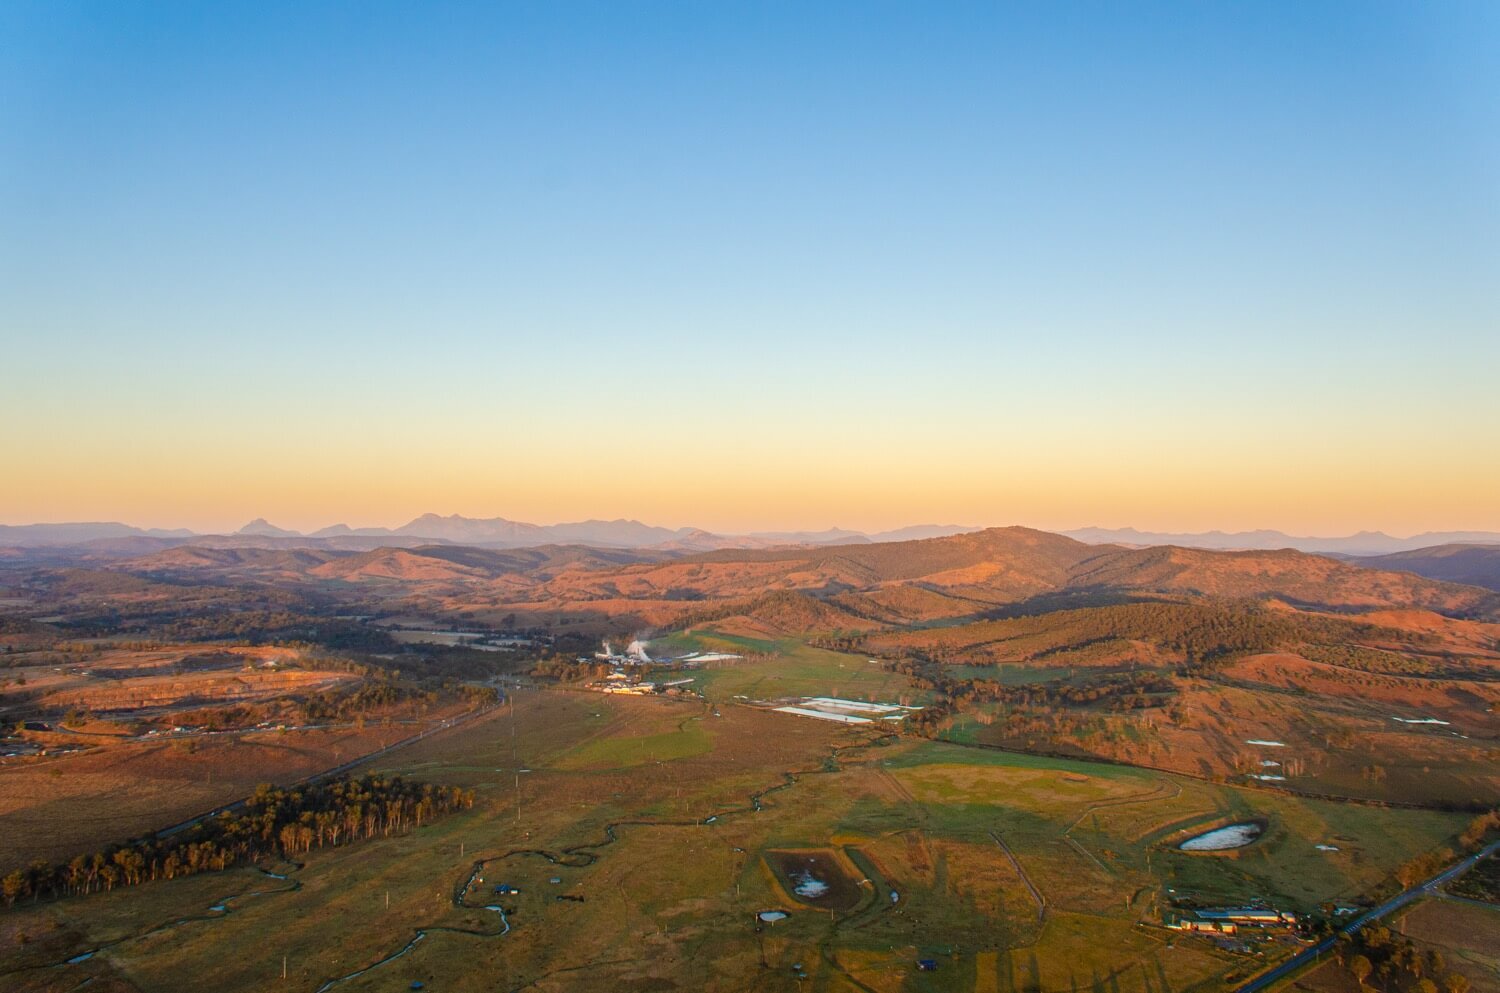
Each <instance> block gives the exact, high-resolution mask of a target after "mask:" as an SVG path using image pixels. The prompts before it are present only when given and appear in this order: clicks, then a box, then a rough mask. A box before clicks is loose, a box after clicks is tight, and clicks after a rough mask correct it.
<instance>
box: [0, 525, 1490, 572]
mask: <svg viewBox="0 0 1500 993" xmlns="http://www.w3.org/2000/svg"><path fill="white" fill-rule="evenodd" d="M978 530H980V529H979V528H977V527H965V526H961V525H956V524H919V525H915V526H912V527H905V528H898V529H895V530H891V531H877V532H863V531H851V530H847V529H844V528H828V529H827V530H824V531H756V532H751V533H749V534H717V533H714V532H711V531H705V530H702V529H700V528H665V527H657V526H654V525H650V524H643V523H641V522H640V521H635V520H623V519H621V520H614V521H602V520H589V521H575V522H571V523H565V524H529V523H526V522H524V521H512V520H508V519H506V518H504V517H488V518H474V517H462V516H460V515H458V514H450V515H448V516H442V515H439V514H423V515H422V516H421V517H418V518H416V519H414V520H412V521H410V522H408V523H406V524H403V525H402V526H400V527H396V528H384V527H363V528H355V527H350V526H349V525H347V524H334V525H331V526H330V527H325V528H320V529H319V530H317V531H313V532H312V533H310V534H305V533H303V532H300V531H294V530H291V529H288V528H282V527H277V526H276V525H275V524H272V523H271V522H270V521H267V520H266V519H265V518H257V519H256V520H253V521H251V522H250V523H249V524H246V525H245V526H244V527H242V528H240V529H239V530H238V531H236V532H234V533H233V534H229V535H203V534H197V533H195V532H192V531H189V530H187V529H185V528H177V529H171V530H164V529H159V528H137V527H131V526H130V525H128V524H119V523H113V522H109V523H77V524H72V523H70V524H27V525H0V547H10V548H16V547H20V548H38V547H71V546H88V547H90V548H92V549H94V550H97V551H100V552H103V553H111V552H131V553H135V554H139V553H141V552H143V551H146V550H148V549H151V548H170V547H173V546H175V545H179V544H183V543H185V542H188V541H191V542H192V543H193V544H195V545H199V546H203V547H218V548H255V547H259V548H324V549H333V550H343V551H364V550H369V549H374V548H379V547H382V546H393V547H398V546H404V547H410V546H414V545H423V544H446V545H470V546H474V547H478V548H496V549H506V548H535V547H538V546H542V545H587V546H590V547H594V548H651V549H660V550H662V551H669V552H702V551H715V550H719V549H757V548H775V547H781V546H787V545H816V546H821V545H862V544H871V543H885V542H896V541H912V540H918V539H923V538H941V537H947V536H949V535H955V534H966V533H970V532H974V531H978ZM1060 533H1061V534H1064V535H1066V536H1067V537H1069V538H1073V539H1074V540H1076V541H1081V542H1085V543H1087V544H1093V545H1102V544H1112V545H1126V546H1132V547H1147V546H1156V545H1177V546H1181V547H1184V548H1205V549H1213V550H1221V551H1269V550H1274V549H1281V548H1293V549H1296V550H1298V551H1302V552H1311V553H1313V554H1318V555H1333V556H1337V557H1345V558H1367V557H1370V556H1385V555H1397V554H1400V553H1407V552H1415V551H1418V550H1421V549H1428V548H1433V547H1435V546H1448V545H1452V546H1458V547H1465V546H1473V545H1500V532H1495V531H1430V532H1427V533H1424V534H1419V535H1413V536H1412V537H1410V538H1395V537H1392V536H1391V535H1388V534H1384V533H1381V532H1378V531H1362V532H1360V533H1358V534H1353V535H1349V536H1347V537H1332V538H1312V537H1299V536H1295V535H1288V534H1285V533H1283V532H1281V531H1237V532H1224V531H1207V532H1198V533H1190V534H1189V533H1168V532H1158V531H1138V530H1136V529H1135V528H1098V527H1091V528H1079V529H1077V530H1074V531H1063V532H1060ZM1450 556H1451V553H1449V555H1444V556H1442V558H1443V559H1444V562H1443V563H1442V564H1441V565H1436V566H1429V565H1428V563H1426V561H1425V560H1423V561H1418V560H1417V559H1412V560H1409V561H1407V562H1405V563H1404V564H1403V563H1402V562H1399V561H1391V562H1388V563H1381V565H1382V566H1384V567H1389V568H1398V569H1400V568H1404V569H1406V570H1408V571H1412V572H1421V571H1422V569H1423V568H1426V567H1436V568H1439V569H1444V570H1447V569H1454V568H1459V567H1460V566H1459V563H1460V562H1464V563H1467V562H1468V560H1467V559H1463V558H1459V559H1450ZM1486 574H1487V573H1486ZM1442 578H1446V577H1442Z"/></svg>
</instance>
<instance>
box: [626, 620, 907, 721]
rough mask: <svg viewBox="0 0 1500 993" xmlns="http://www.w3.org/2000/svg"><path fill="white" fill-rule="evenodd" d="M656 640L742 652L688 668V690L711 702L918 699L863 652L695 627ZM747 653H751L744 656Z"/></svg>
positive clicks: (685, 648)
mask: <svg viewBox="0 0 1500 993" xmlns="http://www.w3.org/2000/svg"><path fill="white" fill-rule="evenodd" d="M661 643H662V644H664V645H666V646H669V647H670V649H671V650H681V651H714V652H728V653H735V654H743V655H746V656H747V658H745V659H741V660H739V661H733V662H723V663H713V664H711V667H710V668H706V669H702V670H694V671H693V672H692V675H693V683H694V688H696V689H698V690H700V691H701V692H702V693H703V694H704V696H706V697H707V698H708V699H710V700H713V701H717V702H724V703H727V702H729V701H730V700H732V699H734V698H735V697H737V696H740V697H749V698H750V699H753V700H775V699H779V698H782V697H794V696H839V697H846V698H852V699H857V700H881V701H891V702H894V701H899V700H902V699H907V700H910V701H912V702H915V703H921V700H920V699H918V698H919V697H920V696H921V694H919V693H915V692H914V691H913V690H912V689H911V688H910V687H909V686H908V685H907V682H906V679H905V678H904V677H902V676H900V675H897V674H895V673H892V672H890V671H889V670H888V669H887V668H886V667H885V666H883V665H879V664H872V663H871V662H870V660H869V657H868V656H864V655H850V654H848V653H845V652H833V651H828V650H827V649H822V648H814V647H813V646H811V645H808V644H807V643H806V642H805V641H803V640H802V639H800V638H784V639H781V640H778V641H767V640H763V639H755V638H744V637H737V636H732V635H722V634H717V633H714V632H713V631H711V630H704V629H699V630H696V631H694V632H693V633H692V634H676V635H673V636H672V637H671V638H670V639H665V640H664V641H663V642H661ZM653 644H655V643H653ZM752 654H753V655H755V656H756V657H755V658H753V659H751V658H748V656H750V655H752Z"/></svg>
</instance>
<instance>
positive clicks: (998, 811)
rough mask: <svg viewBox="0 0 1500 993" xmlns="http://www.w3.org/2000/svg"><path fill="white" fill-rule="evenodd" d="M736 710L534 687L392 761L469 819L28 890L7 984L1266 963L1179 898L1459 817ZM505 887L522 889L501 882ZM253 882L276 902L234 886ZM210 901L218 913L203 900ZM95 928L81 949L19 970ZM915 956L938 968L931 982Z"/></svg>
mask: <svg viewBox="0 0 1500 993" xmlns="http://www.w3.org/2000/svg"><path fill="white" fill-rule="evenodd" d="M719 713H720V715H721V716H718V717H715V716H713V708H711V707H710V706H707V705H703V704H696V703H688V702H684V703H670V702H666V701H654V700H649V699H639V698H609V697H601V696H597V695H589V694H579V693H560V692H555V691H542V692H531V693H523V694H521V695H520V696H519V697H518V698H517V699H516V700H515V701H514V703H513V704H507V705H506V706H505V707H502V708H499V709H498V710H496V711H494V712H492V713H491V714H490V715H488V716H486V717H484V718H481V719H479V720H477V721H475V722H473V723H471V724H469V725H467V726H464V727H461V728H457V729H454V730H452V731H449V732H444V733H442V734H439V735H436V736H434V737H432V738H430V739H428V740H426V741H423V742H420V743H417V744H415V745H412V746H411V747H409V748H407V749H404V750H403V751H401V752H397V753H392V754H391V756H389V757H388V758H386V759H382V760H379V761H376V762H375V763H373V766H372V768H373V771H378V772H387V773H397V772H398V773H401V774H403V775H405V776H409V777H414V778H420V779H422V780H424V781H429V782H433V783H439V784H446V785H455V786H461V787H464V788H466V789H469V788H472V789H474V790H475V791H476V793H477V796H478V802H477V804H476V806H475V808H474V809H473V810H471V811H462V812H459V813H456V814H454V815H451V816H450V817H448V818H446V819H444V820H443V821H442V822H440V823H437V824H434V825H430V826H426V827H423V828H420V829H418V830H416V831H414V832H412V833H411V834H409V835H406V836H402V837H395V838H390V839H379V840H375V841H372V842H369V843H365V844H361V845H358V846H350V847H347V848H340V849H335V850H330V851H320V852H313V853H311V854H310V855H308V856H306V860H305V863H304V864H302V865H301V866H300V867H299V866H283V867H275V866H273V867H271V868H272V869H273V871H278V872H279V873H280V874H283V875H286V876H288V877H289V879H288V880H287V881H285V882H284V883H283V882H281V881H277V880H273V879H271V878H270V877H267V876H266V875H265V874H264V873H260V872H257V871H256V870H253V869H238V870H233V871H231V872H229V873H225V874H222V875H220V876H214V877H212V878H210V879H208V880H207V881H205V879H204V877H194V878H191V879H186V880H174V881H171V882H158V883H150V884H146V885H144V886H141V887H137V888H134V889H133V890H132V891H131V892H130V893H129V894H125V893H123V892H117V893H113V894H102V895H98V896H92V897H85V898H79V899H75V900H64V901H57V902H52V903H47V902H43V903H40V904H37V905H35V906H34V907H26V906H20V907H17V908H16V909H15V910H13V911H12V912H11V914H10V915H9V916H8V917H7V919H6V920H7V927H9V928H10V929H11V930H12V933H15V932H17V931H19V932H21V933H27V934H36V935H41V936H45V941H39V942H37V943H36V944H35V945H34V946H33V945H31V944H28V945H26V946H17V945H14V944H12V945H11V946H9V950H8V951H6V952H5V953H4V961H5V966H6V968H7V969H8V970H15V969H19V970H20V971H14V972H11V974H10V975H9V977H8V979H9V980H12V981H14V982H16V983H19V984H20V985H19V988H21V989H34V990H50V989H64V988H71V986H72V985H76V983H77V982H79V981H81V980H82V979H84V978H87V977H89V976H97V977H99V978H98V980H97V983H98V984H100V985H101V986H102V988H106V989H107V988H110V987H109V986H108V985H107V984H108V983H111V982H115V983H128V984H134V987H135V988H140V989H151V990H163V991H171V990H178V989H182V990H187V989H201V988H204V985H205V984H209V985H212V986H213V987H214V988H218V989H224V990H239V989H246V990H249V989H259V988H263V986H264V984H265V983H266V982H268V981H270V979H271V978H274V977H276V976H279V970H280V967H281V958H282V956H283V955H285V956H286V957H287V961H288V962H289V963H290V965H289V975H290V977H291V979H290V980H289V982H291V984H292V988H304V989H307V990H309V991H311V990H316V989H318V988H319V987H321V986H322V985H323V984H324V983H325V982H327V981H329V980H332V979H337V978H339V977H342V976H346V975H350V974H352V973H354V972H356V971H357V970H359V969H361V968H364V967H366V966H369V965H370V964H371V963H374V962H377V961H379V960H381V959H383V958H385V957H386V956H388V955H391V954H393V953H395V952H397V951H400V950H402V949H403V948H405V947H406V946H407V943H408V942H410V941H412V939H413V938H414V937H416V936H417V935H423V937H422V938H421V939H420V940H419V941H417V943H416V944H414V945H412V946H411V947H410V950H409V951H408V952H406V954H404V955H402V956H401V957H400V958H398V959H396V960H394V961H392V962H391V963H389V964H388V965H384V966H381V967H379V968H378V969H375V970H374V971H372V972H369V973H367V974H365V975H362V976H358V977H355V978H351V979H348V980H346V981H344V982H341V983H339V984H337V985H336V986H334V987H332V988H335V989H341V990H360V989H371V990H374V989H389V988H392V987H393V986H396V987H398V988H404V986H405V985H407V984H408V983H409V982H411V981H413V980H419V981H422V982H424V983H427V984H428V985H429V986H432V987H433V988H443V989H453V990H463V989H490V988H493V987H494V986H496V985H499V986H502V987H503V988H515V987H520V986H524V985H528V984H540V985H541V986H543V987H544V988H551V989H596V988H599V984H600V983H601V982H603V983H607V984H608V985H610V986H611V987H612V988H646V987H648V986H649V987H650V988H661V989H667V988H683V989H715V988H725V989H729V988H734V989H742V988H758V989H767V990H775V989H792V988H794V987H795V986H796V983H797V980H796V977H795V974H794V972H793V969H792V966H793V965H799V966H801V968H802V971H803V972H804V973H805V974H806V975H807V976H808V978H809V981H811V982H813V983H815V984H816V985H817V987H818V988H824V989H830V990H838V989H857V988H861V987H867V988H870V989H877V990H899V989H908V988H913V987H912V985H911V984H913V983H918V982H920V983H921V984H923V985H920V986H918V987H915V988H933V989H965V990H968V989H1011V988H1018V987H1020V986H1027V985H1035V986H1036V988H1038V989H1041V990H1045V991H1049V993H1050V991H1062V990H1067V989H1070V988H1071V986H1072V984H1074V983H1078V982H1083V983H1092V982H1093V981H1094V979H1095V978H1096V977H1098V978H1101V979H1103V978H1104V977H1108V980H1109V982H1110V983H1111V984H1112V985H1117V986H1118V987H1119V988H1121V989H1122V990H1126V991H1135V990H1139V991H1142V993H1145V991H1146V990H1154V989H1156V987H1157V986H1158V984H1159V983H1160V982H1162V981H1163V980H1162V977H1163V976H1164V977H1166V979H1165V981H1166V982H1167V983H1169V984H1170V985H1171V986H1172V987H1173V988H1177V987H1179V986H1189V985H1194V984H1197V983H1212V982H1217V981H1219V980H1221V979H1222V978H1223V977H1226V976H1230V975H1235V974H1243V973H1245V972H1247V971H1250V970H1253V969H1254V968H1257V964H1258V960H1257V959H1256V958H1254V957H1253V956H1246V955H1244V954H1243V953H1239V952H1234V951H1230V950H1228V949H1226V948H1223V947H1219V946H1217V945H1215V944H1213V943H1211V942H1207V941H1203V940H1189V939H1176V938H1173V937H1171V936H1170V935H1169V933H1168V932H1164V931H1161V930H1160V929H1159V927H1158V926H1156V925H1155V924H1154V923H1152V922H1153V921H1154V920H1156V919H1157V917H1156V912H1157V911H1159V909H1160V907H1161V905H1162V903H1163V902H1164V901H1166V900H1168V899H1170V898H1171V897H1172V896H1174V895H1180V894H1184V893H1190V894H1192V895H1194V896H1195V897H1198V898H1201V899H1203V900H1205V901H1247V900H1250V899H1253V898H1257V897H1260V898H1270V899H1274V900H1279V901H1285V902H1286V903H1287V904H1288V905H1290V906H1295V907H1298V908H1311V907H1314V906H1316V905H1317V904H1318V903H1319V902H1323V901H1332V900H1346V899H1356V898H1358V896H1359V895H1360V894H1362V893H1365V892H1368V891H1370V890H1373V889H1375V888H1378V887H1380V886H1382V885H1385V884H1388V882H1389V876H1390V874H1391V873H1392V872H1393V871H1394V869H1395V868H1396V867H1397V866H1398V865H1399V864H1400V863H1401V862H1403V861H1404V860H1405V859H1407V858H1409V857H1411V856H1412V855H1413V854H1414V853H1418V852H1421V851H1425V850H1427V849H1429V848H1432V847H1434V846H1437V845H1439V844H1442V843H1445V842H1451V839H1452V837H1453V836H1454V835H1456V833H1457V832H1458V831H1460V830H1461V829H1462V827H1463V825H1464V823H1465V819H1464V818H1462V817H1460V816H1457V815H1451V814H1442V813H1431V812H1421V811H1402V810H1386V809H1381V808H1375V807H1359V806H1352V805H1347V804H1336V803H1332V802H1328V801H1312V800H1302V799H1297V798H1290V797H1286V796H1283V795H1279V794H1272V793H1268V792H1261V791H1246V790H1242V789H1237V788H1234V787H1231V786H1222V785H1213V784H1208V783H1203V782H1200V781H1196V780H1188V779H1181V778H1178V777H1173V776H1170V775H1165V774H1161V773H1155V772H1150V771H1146V770H1140V769H1132V768H1127V767H1120V766H1109V765H1100V764H1097V763H1089V762H1077V761H1070V760H1065V759H1051V758H1044V757H1039V756H1027V755H1015V754H1011V753H1005V752H997V751H992V750H982V749H974V748H967V747H962V746H959V745H954V744H945V743H939V742H923V741H919V740H911V739H904V740H903V739H900V738H896V737H894V736H891V735H889V734H886V733H882V732H880V731H874V730H867V729H864V728H845V727H838V726H831V725H827V724H824V723H823V722H818V721H810V720H804V719H799V718H796V717H792V716H787V715H780V714H774V713H769V712H765V711H760V710H755V709H752V708H746V707H733V706H725V707H721V708H719ZM699 726H701V727H702V730H701V731H699V730H697V728H698V727H699ZM685 729H694V730H685ZM641 740H647V741H653V742H655V743H656V745H657V746H658V747H659V748H660V751H659V752H655V753H653V752H648V753H647V754H646V755H645V756H642V755H641V754H640V751H639V748H638V746H635V745H633V744H631V743H632V742H636V741H641ZM674 741H676V742H679V743H678V744H675V745H674V744H673V742H674ZM643 758H644V761H642V759H643ZM523 769H524V770H529V771H525V772H522V771H521V770H523ZM518 787H519V792H518ZM1250 815H1255V816H1259V817H1262V818H1264V819H1265V820H1266V822H1267V823H1268V824H1269V825H1270V828H1269V832H1268V837H1267V838H1266V840H1265V841H1263V842H1259V843H1257V845H1255V846H1252V847H1251V848H1250V849H1247V850H1245V851H1244V852H1240V853H1237V854H1236V855H1234V856H1231V857H1214V856H1207V857H1205V856H1195V855H1191V854H1187V853H1178V852H1175V851H1173V850H1172V847H1171V842H1172V841H1173V840H1174V839H1176V838H1178V837H1179V836H1180V835H1182V833H1183V832H1184V831H1185V830H1186V829H1188V828H1190V827H1192V826H1194V825H1206V824H1211V823H1215V822H1216V821H1217V820H1219V819H1222V818H1224V817H1226V816H1234V817H1243V816H1250ZM1327 839H1337V840H1338V841H1339V842H1341V845H1340V847H1341V851H1340V852H1338V853H1336V854H1334V855H1333V856H1332V857H1329V855H1328V853H1323V852H1319V851H1318V850H1316V849H1315V848H1314V847H1313V846H1314V843H1315V842H1318V841H1322V840H1327ZM1007 850H1008V852H1009V853H1010V854H1009V856H1008V855H1007ZM818 851H821V852H824V853H826V854H825V855H823V856H821V857H823V858H825V859H832V860H834V862H836V863H837V864H838V865H840V866H842V867H843V872H845V873H846V874H848V875H849V877H850V878H851V879H853V880H856V881H857V880H860V879H864V880H867V882H866V883H861V884H859V885H858V887H857V888H858V889H859V891H860V892H859V894H858V895H857V900H856V901H853V902H852V903H851V902H849V901H841V902H840V904H839V906H837V907H834V908H832V913H829V912H828V911H827V910H818V909H816V908H810V907H809V906H807V905H806V904H805V903H804V902H802V901H799V900H797V899H795V898H794V897H792V896H791V895H789V894H788V893H787V891H786V888H785V886H784V885H783V882H782V880H780V879H778V874H777V873H776V872H773V871H772V869H771V866H770V864H769V863H768V862H767V858H768V857H769V856H771V853H776V852H783V853H785V852H818ZM1012 859H1013V861H1012ZM855 873H859V875H855ZM481 880H482V881H481ZM554 880H556V882H554ZM501 883H504V884H505V885H506V886H508V887H511V888H513V889H514V890H517V891H519V892H518V893H515V894H514V895H506V896H495V895H493V894H491V892H490V891H491V890H492V889H493V888H494V887H495V886H496V885H499V884H501ZM255 890H274V892H267V893H264V894H262V895H257V896H248V895H246V896H242V897H240V898H239V899H237V900H236V899H231V900H228V901H227V902H226V901H225V900H224V899H223V898H224V897H227V896H229V895H231V894H234V893H247V894H248V893H249V892H250V891H255ZM387 893H389V894H390V896H389V899H390V905H389V907H387V906H386V903H385V901H386V898H387V897H386V894H387ZM893 895H894V897H893ZM560 898H566V899H560ZM574 898H577V899H574ZM489 904H496V905H499V906H502V907H503V908H504V921H503V922H502V921H501V919H500V913H499V912H497V911H493V910H485V909H483V908H484V907H485V906H486V905H489ZM217 906H225V907H226V908H227V909H226V910H225V911H216V912H213V913H207V912H205V911H206V908H209V907H217ZM769 908H776V909H780V910H782V911H784V912H785V913H787V914H788V916H787V918H786V919H784V920H781V921H777V922H775V923H772V924H765V925H762V930H761V931H759V932H757V931H756V930H755V920H754V914H755V913H757V912H759V911H762V910H766V909H769ZM841 908H847V909H841ZM190 917H191V918H193V919H190V920H185V921H184V922H183V923H179V924H174V925H171V926H170V927H168V928H167V929H166V930H164V931H159V932H156V933H154V934H148V933H146V932H147V931H149V930H150V927H151V926H154V924H155V923H156V922H171V921H176V920H179V919H182V918H190ZM507 928H508V930H506V929H507ZM558 934H567V935H569V940H568V941H562V942H560V941H557V940H555V936H556V935H558ZM267 935H274V938H272V939H271V940H266V936H267ZM111 942H114V943H113V944H111ZM104 946H107V947H104ZM97 947H103V950H102V951H100V952H99V954H97V955H95V956H94V957H92V958H90V959H87V960H86V961H83V962H81V963H79V964H77V965H71V966H67V967H65V968H57V969H27V968H24V967H25V966H26V965H28V964H32V965H40V964H44V963H47V962H61V961H62V960H63V959H65V958H69V957H72V956H73V955H77V954H80V953H82V952H84V951H87V950H89V949H91V948H97ZM1272 954H1276V953H1275V952H1273V953H1272ZM918 957H923V958H926V957H936V958H937V959H938V960H939V961H940V962H941V963H942V967H941V968H940V969H939V971H937V972H935V973H933V974H931V975H930V976H928V975H925V974H923V975H922V976H921V977H920V978H919V976H918V974H917V973H915V972H914V971H913V967H912V962H913V961H914V960H915V959H916V958H918ZM762 963H764V964H762ZM725 977H735V978H734V979H733V980H732V981H731V980H729V979H727V978H725ZM120 988H131V987H130V986H122V987H120Z"/></svg>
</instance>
